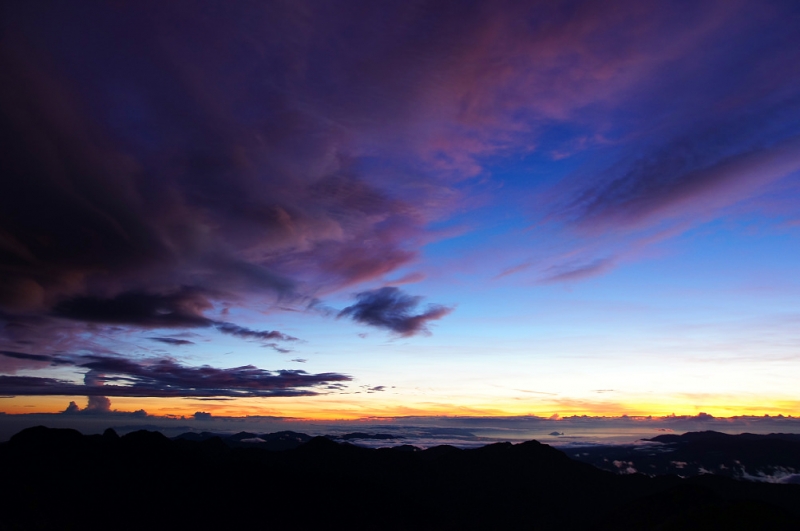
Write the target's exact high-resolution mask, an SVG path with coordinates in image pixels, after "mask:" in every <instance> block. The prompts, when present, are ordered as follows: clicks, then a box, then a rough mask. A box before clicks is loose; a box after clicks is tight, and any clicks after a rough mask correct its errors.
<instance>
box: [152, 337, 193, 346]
mask: <svg viewBox="0 0 800 531" xmlns="http://www.w3.org/2000/svg"><path fill="white" fill-rule="evenodd" d="M147 339H149V340H150V341H158V342H159V343H164V344H166V345H174V346H182V345H194V344H195V343H194V341H189V340H188V339H176V338H174V337H148V338H147Z"/></svg>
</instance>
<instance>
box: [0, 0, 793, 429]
mask: <svg viewBox="0 0 800 531" xmlns="http://www.w3.org/2000/svg"><path fill="white" fill-rule="evenodd" d="M4 10H5V13H4V15H3V16H2V17H0V21H2V22H1V23H2V26H0V71H2V72H3V81H2V83H0V117H1V118H0V330H2V333H1V334H0V395H2V398H0V412H5V413H6V414H7V416H10V414H18V413H45V412H48V413H56V412H63V411H65V410H67V409H68V407H69V408H71V411H74V412H78V411H80V410H87V409H88V410H90V411H96V412H113V411H114V410H116V411H118V412H134V411H137V410H145V411H146V412H147V413H148V414H149V415H153V416H163V415H178V416H181V415H184V416H187V417H191V416H193V415H194V414H195V413H196V412H202V413H210V414H211V415H214V416H245V415H254V416H275V417H295V418H303V419H359V418H364V417H399V416H428V415H431V416H442V415H446V416H484V417H485V416H516V415H535V416H541V417H550V416H552V415H560V416H562V417H563V416H569V415H596V416H620V415H625V414H627V415H654V416H663V415H670V414H672V413H675V414H676V415H696V414H698V413H700V412H705V413H708V414H711V415H714V416H734V415H764V414H770V415H777V414H783V415H795V416H796V415H798V414H800V391H798V382H800V276H799V275H798V272H799V271H800V30H798V28H800V3H798V2H797V1H796V0H786V1H778V0H775V1H773V0H753V1H749V0H719V1H713V0H708V1H703V2H695V1H671V2H642V1H640V0H635V1H633V0H632V1H610V2H597V1H550V0H547V1H544V0H541V1H535V0H528V1H519V2H515V1H504V0H491V1H488V0H486V1H454V2H449V1H411V0H402V1H380V2H375V1H330V2H327V1H309V2H303V1H301V0H290V1H289V0H287V1H285V2H284V1H270V2H262V1H235V2H223V1H169V2H158V1H130V2H128V1H105V2H99V1H98V2H89V1H71V2H50V3H39V2H13V3H10V5H7V6H5V7H4ZM72 402H74V404H71V403H72Z"/></svg>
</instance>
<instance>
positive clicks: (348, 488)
mask: <svg viewBox="0 0 800 531" xmlns="http://www.w3.org/2000/svg"><path fill="white" fill-rule="evenodd" d="M201 435H202V434H201ZM249 435H251V434H249V433H248V434H237V436H235V437H232V438H231V437H229V438H228V439H229V440H227V441H226V439H225V438H224V437H220V436H218V435H213V434H209V435H208V436H205V435H203V436H201V437H193V436H188V435H186V436H180V437H177V438H175V439H168V438H166V437H164V436H163V435H162V434H160V433H156V432H146V431H139V432H133V433H129V434H127V435H124V436H122V437H114V436H113V435H110V434H104V435H89V436H84V435H81V434H80V433H78V432H76V431H74V430H56V429H48V428H43V427H36V428H29V429H27V430H23V431H22V432H20V433H18V434H16V435H15V436H14V437H12V438H11V440H10V441H9V442H7V443H4V444H2V445H0V469H1V470H2V471H3V484H4V486H5V487H6V488H5V489H4V490H5V491H6V494H5V495H3V496H2V497H1V498H0V503H1V504H2V507H1V508H0V510H1V511H2V512H0V514H2V518H0V529H3V530H5V529H9V530H10V529H95V528H97V529H99V528H103V529H106V528H109V527H111V528H115V529H130V530H133V529H144V528H176V529H188V528H198V529H211V528H225V529H236V528H247V529H273V528H275V529H278V528H289V527H291V528H294V529H320V528H336V529H339V528H346V529H389V530H401V529H437V530H439V529H445V530H447V529H453V530H455V529H498V530H499V529H503V530H505V529H537V530H550V529H552V530H556V529H557V530H560V531H563V530H565V529H567V530H569V529H589V530H591V529H597V530H611V529H613V530H618V529H644V530H647V529H652V530H655V529H659V530H662V529H665V530H670V529H682V530H683V529H724V530H735V529H770V530H782V529H787V530H788V529H800V486H799V485H776V484H766V483H756V482H748V481H737V480H734V479H731V478H726V477H720V476H710V475H705V476H698V477H693V478H686V479H681V478H679V477H677V476H675V475H671V476H656V477H648V476H644V475H641V474H629V475H620V474H613V473H611V472H608V471H604V470H600V469H598V468H597V467H594V466H592V465H590V464H587V463H582V462H579V461H576V460H574V459H571V458H569V457H568V456H567V455H566V454H565V453H563V452H561V451H559V450H557V449H555V448H552V447H550V446H547V445H545V444H540V443H538V442H536V441H529V442H525V443H521V444H511V443H497V444H491V445H487V446H484V447H482V448H477V449H470V450H463V449H459V448H456V447H453V446H438V447H433V448H429V449H426V450H420V449H417V448H415V447H412V446H409V445H405V446H403V447H400V448H380V449H368V448H362V447H358V446H354V445H352V444H349V443H339V442H336V441H333V440H331V439H330V438H328V437H313V438H312V437H308V436H307V435H306V436H304V437H300V434H295V433H292V432H283V433H282V434H280V435H276V437H275V439H274V440H278V441H280V440H284V441H285V440H290V439H291V440H295V441H296V439H297V438H300V439H303V438H307V440H306V441H305V442H303V443H301V444H298V445H297V446H295V447H294V448H292V449H286V450H281V451H274V450H273V451H271V450H268V449H266V447H264V445H266V444H267V442H268V441H267V439H269V435H270V434H259V435H257V436H256V437H249ZM265 437H266V438H265ZM237 439H238V440H237ZM247 439H262V440H264V441H265V442H264V443H242V442H241V441H242V440H247Z"/></svg>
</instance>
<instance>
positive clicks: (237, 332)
mask: <svg viewBox="0 0 800 531" xmlns="http://www.w3.org/2000/svg"><path fill="white" fill-rule="evenodd" d="M214 327H215V328H216V329H217V330H219V331H220V332H222V333H223V334H229V335H232V336H236V337H241V338H244V339H260V340H269V339H277V340H280V341H297V338H296V337H292V336H290V335H286V334H283V333H281V332H278V331H277V330H272V331H267V330H251V329H249V328H245V327H244V326H239V325H235V324H233V323H214Z"/></svg>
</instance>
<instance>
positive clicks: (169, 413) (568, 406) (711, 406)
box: [0, 395, 800, 421]
mask: <svg viewBox="0 0 800 531" xmlns="http://www.w3.org/2000/svg"><path fill="white" fill-rule="evenodd" d="M72 401H74V402H75V403H76V404H77V405H78V406H79V407H80V408H81V409H84V408H85V407H86V398H85V397H80V396H74V397H62V396H55V397H54V396H46V397H10V398H5V399H4V400H2V401H0V411H2V412H3V413H6V414H25V413H61V412H63V411H64V410H65V409H66V407H67V405H68V404H69V403H70V402H72ZM753 404H755V402H753V401H749V402H745V401H744V400H743V399H742V398H736V397H728V396H716V397H715V396H709V397H705V399H704V400H703V402H702V403H701V404H698V403H696V402H691V401H689V400H687V399H686V398H685V397H667V398H665V400H664V401H662V402H649V401H640V402H633V401H632V402H603V401H590V400H586V399H561V400H553V401H550V402H537V403H536V405H535V407H532V406H531V404H519V403H518V402H510V403H494V404H476V403H470V404H453V403H445V402H433V401H424V402H423V401H418V402H413V401H410V400H405V401H404V400H402V399H394V400H385V399H384V400H378V399H372V400H366V399H364V400H353V399H347V400H345V399H343V398H342V397H338V398H337V397H336V396H335V395H326V396H318V397H303V398H302V399H298V398H286V397H276V398H269V399H256V398H242V399H234V400H225V401H219V402H217V401H207V400H202V401H201V400H197V399H186V398H166V399H165V398H150V399H147V398H144V399H143V398H114V399H113V400H112V405H111V410H112V411H118V412H135V411H139V410H144V411H146V412H147V414H148V415H150V416H157V417H175V418H180V417H184V418H192V417H193V416H194V414H195V412H207V413H211V414H212V416H215V417H249V416H259V417H278V418H287V419H294V420H306V421H336V420H341V421H358V420H373V419H387V420H388V419H392V418H400V417H516V416H535V417H543V418H551V417H570V416H583V415H586V416H590V417H621V416H624V415H627V416H629V417H642V418H643V417H649V416H652V417H668V416H671V415H673V414H674V415H676V416H696V415H698V414H699V413H706V414H708V415H712V416H714V417H735V416H764V415H771V416H776V415H784V416H799V415H800V401H798V400H790V399H786V398H784V397H781V398H773V399H768V400H767V399H765V400H760V401H759V402H758V405H753Z"/></svg>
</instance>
